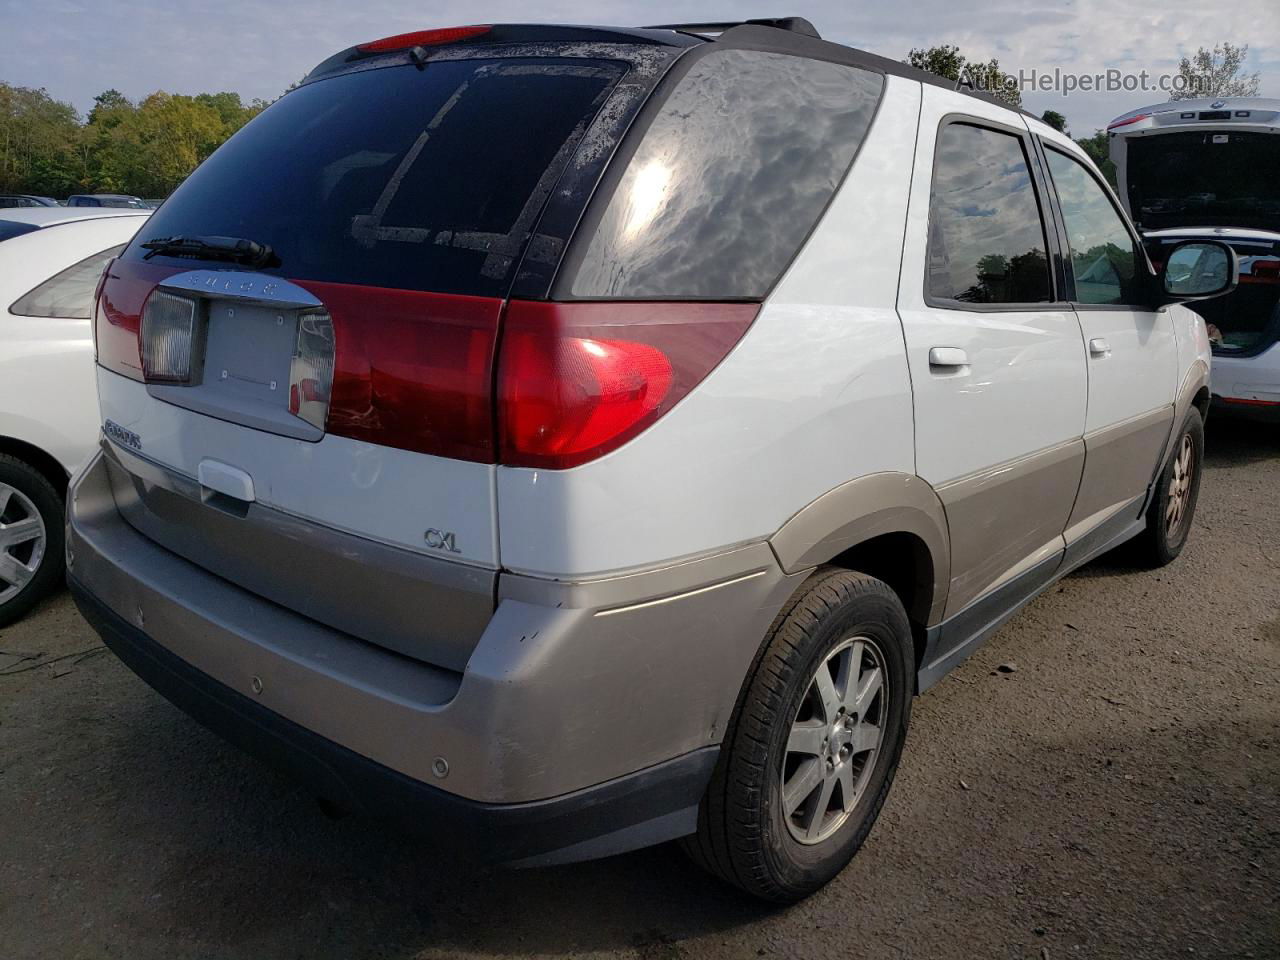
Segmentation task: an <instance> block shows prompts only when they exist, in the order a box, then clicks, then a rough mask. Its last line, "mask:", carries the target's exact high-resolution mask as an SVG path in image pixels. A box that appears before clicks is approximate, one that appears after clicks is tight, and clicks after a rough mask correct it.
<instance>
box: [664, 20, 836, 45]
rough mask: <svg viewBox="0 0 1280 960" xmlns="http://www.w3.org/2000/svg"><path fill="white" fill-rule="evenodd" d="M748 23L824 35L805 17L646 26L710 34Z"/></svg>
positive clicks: (805, 35)
mask: <svg viewBox="0 0 1280 960" xmlns="http://www.w3.org/2000/svg"><path fill="white" fill-rule="evenodd" d="M747 25H752V26H757V27H773V28H774V29H775V30H789V31H791V32H792V33H798V34H800V35H801V36H804V37H813V38H814V39H815V40H821V39H822V35H821V34H819V33H818V28H817V27H815V26H814V25H813V24H812V23H810V22H809V21H808V20H806V19H805V18H804V17H768V18H765V19H759V20H733V21H729V22H727V23H660V24H655V25H654V26H651V27H644V28H642V29H645V30H675V31H676V32H678V33H693V34H698V35H702V34H709V33H724V32H725V31H726V30H730V29H732V28H733V27H745V26H747Z"/></svg>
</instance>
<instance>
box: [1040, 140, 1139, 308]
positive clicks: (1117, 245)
mask: <svg viewBox="0 0 1280 960" xmlns="http://www.w3.org/2000/svg"><path fill="white" fill-rule="evenodd" d="M1046 152H1047V153H1048V155H1049V172H1050V173H1051V174H1052V175H1053V185H1054V187H1055V189H1056V190H1057V191H1058V205H1059V206H1061V207H1062V219H1063V225H1064V226H1065V227H1066V228H1067V243H1068V245H1069V246H1070V247H1071V266H1072V269H1073V271H1074V273H1075V278H1076V301H1077V302H1079V303H1140V302H1141V301H1142V299H1143V296H1142V294H1143V291H1142V289H1141V284H1140V282H1139V280H1138V279H1137V270H1138V266H1139V264H1141V263H1142V260H1141V257H1142V254H1141V252H1140V251H1138V250H1137V249H1136V247H1135V246H1134V243H1133V237H1132V236H1131V235H1130V233H1129V231H1128V229H1127V228H1126V227H1125V224H1124V221H1123V220H1121V219H1120V214H1119V213H1117V212H1116V208H1115V206H1114V204H1112V202H1111V198H1110V197H1108V196H1107V194H1106V191H1105V190H1103V189H1102V187H1101V185H1100V184H1099V183H1098V181H1097V180H1095V179H1094V178H1093V177H1092V176H1091V175H1090V174H1089V172H1088V171H1087V170H1085V168H1084V167H1083V166H1082V165H1081V164H1080V162H1079V161H1078V160H1075V159H1073V158H1072V157H1068V156H1066V155H1065V154H1061V153H1058V152H1057V151H1056V150H1048V151H1046ZM1142 266H1143V269H1144V270H1145V268H1146V266H1145V264H1143V265H1142Z"/></svg>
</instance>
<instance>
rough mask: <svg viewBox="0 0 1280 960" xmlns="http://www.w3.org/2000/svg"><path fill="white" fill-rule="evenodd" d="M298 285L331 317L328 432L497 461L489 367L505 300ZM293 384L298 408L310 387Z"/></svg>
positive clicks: (444, 454) (437, 453) (336, 285)
mask: <svg viewBox="0 0 1280 960" xmlns="http://www.w3.org/2000/svg"><path fill="white" fill-rule="evenodd" d="M294 282H296V283H297V284H298V286H300V287H303V288H305V289H306V290H308V291H310V292H311V293H312V294H313V295H314V296H315V297H316V298H317V299H319V300H320V301H321V302H322V303H323V304H324V305H325V308H326V309H327V310H328V313H329V316H331V317H332V318H333V319H332V333H333V336H334V344H335V351H334V362H333V378H332V380H333V387H332V390H331V393H330V397H329V413H328V417H327V420H326V430H327V432H329V433H333V434H337V435H338V436H343V437H350V438H351V439H353V440H363V441H366V442H368V443H376V444H381V445H383V446H389V447H399V448H400V449H402V450H413V451H416V452H418V453H429V454H433V455H435V456H440V457H453V458H455V459H459V460H476V461H480V462H482V463H492V462H493V406H492V370H493V351H494V344H495V342H496V340H497V333H498V318H499V316H500V315H501V312H502V301H501V300H498V299H495V298H492V297H468V296H460V295H451V294H440V293H423V292H420V291H416V290H391V289H385V288H381V287H364V286H355V285H352V284H343V283H325V282H320V281H313V280H296V281H294ZM315 379H316V380H319V379H320V378H318V377H317V378H315ZM298 387H299V389H298V394H299V395H298V402H299V404H300V405H301V404H302V403H304V402H305V399H306V395H307V394H306V391H307V390H309V389H313V386H312V385H306V384H299V385H298ZM292 394H293V390H292V389H291V390H290V405H291V406H292V405H293V399H294V398H293V396H292Z"/></svg>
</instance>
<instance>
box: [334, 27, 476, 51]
mask: <svg viewBox="0 0 1280 960" xmlns="http://www.w3.org/2000/svg"><path fill="white" fill-rule="evenodd" d="M492 29H493V26H492V25H490V24H477V25H476V26H472V27H440V28H439V29H436V30H417V31H415V32H413V33H397V34H396V35H395V36H393V37H383V38H382V39H381V40H370V41H369V42H368V43H361V44H359V45H357V46H356V49H357V50H359V51H360V52H361V53H386V52H387V51H389V50H407V49H409V48H410V47H437V46H440V45H441V44H444V43H457V42H458V41H459V40H470V39H471V38H472V37H478V36H481V35H482V34H486V33H488V32H489V31H490V30H492Z"/></svg>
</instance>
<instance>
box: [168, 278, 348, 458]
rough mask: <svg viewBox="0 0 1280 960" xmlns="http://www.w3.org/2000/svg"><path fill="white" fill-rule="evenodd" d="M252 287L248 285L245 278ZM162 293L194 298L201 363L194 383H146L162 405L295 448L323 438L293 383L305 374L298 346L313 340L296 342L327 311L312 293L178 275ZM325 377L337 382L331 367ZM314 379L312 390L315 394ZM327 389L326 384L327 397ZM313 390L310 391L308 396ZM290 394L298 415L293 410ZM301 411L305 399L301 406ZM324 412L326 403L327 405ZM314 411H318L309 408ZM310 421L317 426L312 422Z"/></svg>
mask: <svg viewBox="0 0 1280 960" xmlns="http://www.w3.org/2000/svg"><path fill="white" fill-rule="evenodd" d="M246 276H247V277H248V278H249V279H245V277H246ZM162 286H163V287H165V288H166V289H169V290H171V291H173V292H174V293H178V292H181V293H182V294H183V295H185V296H192V294H194V295H195V300H196V302H197V308H196V318H195V319H196V322H195V329H194V331H193V339H194V341H195V342H194V343H193V350H192V352H193V355H194V356H198V357H200V363H199V365H198V366H197V367H196V368H195V369H193V371H192V378H191V382H190V383H186V384H165V383H148V385H147V392H148V393H149V394H150V395H151V396H153V397H155V398H156V399H157V400H163V401H164V402H166V403H171V404H174V405H175V406H179V407H184V408H186V409H188V410H192V411H194V412H196V413H203V414H206V415H208V416H211V417H216V418H218V419H219V420H226V421H229V422H231V423H237V424H241V425H243V426H246V427H251V428H253V429H255V430H264V431H267V432H269V433H275V434H279V435H281V436H286V437H292V438H295V439H298V440H308V441H312V442H314V441H318V440H319V439H320V438H321V437H323V436H324V430H323V429H322V427H321V426H320V424H323V422H324V421H323V415H321V416H319V417H317V416H315V415H314V414H315V411H314V409H310V410H307V409H304V410H303V411H302V412H303V413H305V414H306V415H307V419H303V417H302V416H299V415H297V414H298V412H299V410H298V400H297V397H298V393H299V391H298V390H297V389H296V386H297V385H296V384H294V383H293V382H292V381H293V380H294V379H295V378H297V377H298V376H299V370H300V369H303V368H305V369H312V368H311V367H310V366H308V365H306V364H300V363H299V345H300V343H304V342H307V341H308V339H310V340H312V341H314V337H311V338H308V337H307V336H304V337H302V338H300V337H299V328H300V326H301V325H303V324H305V325H306V328H307V329H309V330H314V328H315V319H316V317H317V314H318V313H319V314H320V315H321V316H323V310H324V308H323V306H322V305H321V304H320V303H319V301H318V300H316V299H315V298H314V297H312V296H311V295H310V294H309V293H307V292H306V291H304V290H302V289H301V288H299V287H296V286H295V285H293V284H290V283H288V282H285V281H264V280H263V279H262V278H261V277H260V276H255V275H253V274H247V275H246V274H241V273H239V272H238V271H237V272H233V271H196V272H193V273H191V274H181V275H179V276H177V277H174V278H172V279H170V280H168V281H166V282H165V283H164V284H162ZM324 375H325V376H326V377H327V378H329V379H331V378H332V367H331V365H330V366H329V368H328V369H327V370H325V371H324ZM315 382H316V381H315V380H314V378H312V379H309V380H308V384H309V385H311V386H312V387H314V385H315ZM328 387H329V384H328V383H325V384H323V392H324V394H325V396H326V401H327V391H328ZM313 393H314V390H312V391H308V392H307V395H308V396H310V395H312V394H313ZM291 394H292V395H293V398H294V401H293V406H294V410H292V411H291V410H290V402H291ZM303 403H304V406H306V399H305V397H304V398H303ZM325 405H326V407H327V402H326V404H325ZM310 407H312V408H314V403H313V404H310ZM308 420H311V421H313V422H308Z"/></svg>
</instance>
